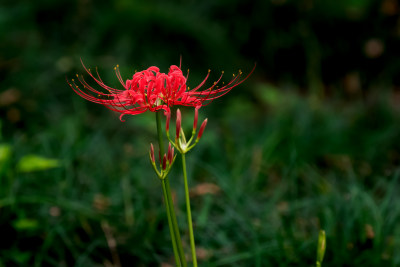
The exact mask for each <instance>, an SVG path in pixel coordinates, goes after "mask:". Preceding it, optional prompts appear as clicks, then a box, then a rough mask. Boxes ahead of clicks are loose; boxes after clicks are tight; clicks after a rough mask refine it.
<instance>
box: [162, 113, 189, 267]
mask: <svg viewBox="0 0 400 267" xmlns="http://www.w3.org/2000/svg"><path fill="white" fill-rule="evenodd" d="M156 121H157V134H158V145H159V151H160V154H161V155H163V154H164V141H163V138H162V129H161V113H160V111H159V112H156ZM162 183H163V191H164V198H165V204H166V208H167V215H168V224H169V229H170V232H171V239H172V247H173V248H174V255H175V260H176V256H177V254H179V259H180V263H181V264H182V266H183V267H187V263H186V258H185V253H184V252H183V247H182V241H181V235H180V233H179V228H178V222H177V220H176V215H175V209H174V203H173V202H172V197H171V188H170V185H169V179H168V177H165V178H164V179H163V180H162ZM176 249H177V250H178V251H176ZM176 263H177V265H178V266H180V265H179V261H177V260H176Z"/></svg>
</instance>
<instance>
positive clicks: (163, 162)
mask: <svg viewBox="0 0 400 267" xmlns="http://www.w3.org/2000/svg"><path fill="white" fill-rule="evenodd" d="M158 155H159V161H160V163H159V167H157V165H156V159H155V157H154V147H153V144H150V152H149V156H150V162H151V165H152V166H153V169H154V171H155V172H156V174H157V176H158V178H160V179H164V178H165V177H167V175H168V173H169V171H170V169H171V167H172V164H174V161H175V158H176V155H174V148H173V147H172V146H171V143H169V145H168V152H167V153H166V154H164V155H163V156H162V157H161V154H160V153H159V154H158ZM159 168H160V169H159Z"/></svg>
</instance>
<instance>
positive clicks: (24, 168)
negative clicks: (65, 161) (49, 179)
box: [17, 155, 60, 172]
mask: <svg viewBox="0 0 400 267" xmlns="http://www.w3.org/2000/svg"><path fill="white" fill-rule="evenodd" d="M59 166H60V162H59V161H58V160H57V159H49V158H44V157H41V156H37V155H26V156H24V157H22V158H21V159H20V160H19V162H18V164H17V170H18V171H20V172H32V171H42V170H47V169H51V168H56V167H59Z"/></svg>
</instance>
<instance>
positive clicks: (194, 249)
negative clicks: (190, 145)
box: [182, 153, 197, 267]
mask: <svg viewBox="0 0 400 267" xmlns="http://www.w3.org/2000/svg"><path fill="white" fill-rule="evenodd" d="M182 168H183V179H184V182H185V200H186V213H187V220H188V225H189V235H190V248H191V250H192V260H193V267H197V258H196V245H195V244H194V234H193V225H192V213H191V210H190V199H189V186H188V181H187V174H186V157H185V153H182Z"/></svg>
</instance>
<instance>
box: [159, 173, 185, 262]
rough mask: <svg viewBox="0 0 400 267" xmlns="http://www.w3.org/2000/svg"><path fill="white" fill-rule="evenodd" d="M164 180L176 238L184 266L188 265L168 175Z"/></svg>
mask: <svg viewBox="0 0 400 267" xmlns="http://www.w3.org/2000/svg"><path fill="white" fill-rule="evenodd" d="M164 181H165V186H166V188H167V197H168V203H169V207H170V212H171V219H172V225H173V227H174V232H175V240H176V243H177V246H178V252H179V256H180V259H181V263H182V266H183V267H187V263H186V257H185V253H184V252H183V247H182V241H181V240H182V239H181V234H180V233H179V228H178V221H177V219H176V215H175V209H174V203H173V202H172V197H171V188H170V186H169V180H168V177H165V179H164Z"/></svg>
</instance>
